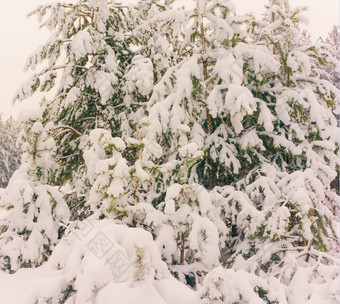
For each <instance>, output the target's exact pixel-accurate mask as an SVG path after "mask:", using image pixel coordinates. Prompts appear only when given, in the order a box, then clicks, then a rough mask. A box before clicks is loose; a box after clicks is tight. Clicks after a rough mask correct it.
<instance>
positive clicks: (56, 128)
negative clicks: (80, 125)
mask: <svg viewBox="0 0 340 304" xmlns="http://www.w3.org/2000/svg"><path fill="white" fill-rule="evenodd" d="M59 129H62V130H69V131H71V132H72V133H73V134H74V135H77V136H82V134H81V133H80V132H78V131H77V130H76V129H74V128H72V127H70V126H66V125H60V126H56V127H54V128H53V130H54V131H56V130H59Z"/></svg>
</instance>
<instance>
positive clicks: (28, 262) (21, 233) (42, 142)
mask: <svg viewBox="0 0 340 304" xmlns="http://www.w3.org/2000/svg"><path fill="white" fill-rule="evenodd" d="M41 115H42V111H40V110H39V109H38V110H36V111H29V110H25V113H24V114H23V116H22V120H23V122H24V127H23V130H22V131H21V133H20V135H19V138H18V143H19V145H20V146H21V149H22V153H23V154H22V160H21V166H20V167H19V169H18V170H16V171H15V173H14V174H13V176H12V178H11V179H10V182H9V184H8V186H7V188H6V189H5V190H4V191H3V193H2V195H1V199H0V207H1V208H3V209H5V210H6V211H7V212H6V213H5V214H4V216H3V218H1V221H0V233H1V237H0V245H1V248H0V268H1V269H3V270H6V271H9V272H14V271H16V270H18V268H20V267H36V266H38V265H40V264H41V263H42V262H43V261H45V260H47V259H48V257H49V256H50V255H51V253H52V250H53V248H54V246H55V245H56V243H57V242H58V239H59V237H60V235H62V231H63V230H64V229H63V227H61V226H60V223H64V224H65V223H66V222H67V220H68V219H69V216H70V212H69V209H68V207H67V205H66V203H65V201H64V199H63V196H62V194H61V193H60V191H59V190H58V188H57V187H55V186H51V185H50V184H49V183H50V180H51V178H53V174H54V172H55V170H56V163H55V162H54V156H55V147H56V146H55V142H54V140H53V138H52V136H51V135H52V134H51V130H52V129H53V123H51V122H50V123H48V124H46V125H43V124H42V123H41V119H42V116H41Z"/></svg>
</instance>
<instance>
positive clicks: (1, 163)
mask: <svg viewBox="0 0 340 304" xmlns="http://www.w3.org/2000/svg"><path fill="white" fill-rule="evenodd" d="M19 132H20V124H19V123H18V122H17V121H16V120H14V119H13V117H12V116H11V117H10V118H8V119H7V120H3V118H2V116H1V115H0V142H1V145H0V188H5V187H6V186H7V184H8V181H9V179H10V178H11V176H12V174H13V172H14V171H15V170H16V169H17V168H18V167H19V164H20V158H21V153H20V149H18V148H17V147H16V144H15V143H16V140H17V137H18V135H19Z"/></svg>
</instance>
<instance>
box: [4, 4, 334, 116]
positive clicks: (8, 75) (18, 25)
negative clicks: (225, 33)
mask: <svg viewBox="0 0 340 304" xmlns="http://www.w3.org/2000/svg"><path fill="white" fill-rule="evenodd" d="M178 1H180V2H182V3H183V4H186V3H190V2H192V1H193V0H178ZM49 2H52V1H50V0H7V1H4V3H3V4H2V7H1V10H0V41H1V43H0V90H1V98H0V113H4V116H5V117H8V116H9V115H13V116H17V114H18V112H19V111H20V109H22V108H23V107H24V108H26V107H27V106H29V104H30V103H32V102H34V100H37V99H38V100H39V99H40V98H36V97H35V98H32V99H31V100H30V101H24V102H23V103H19V104H17V105H15V106H13V105H11V99H12V97H13V95H14V93H15V91H16V89H17V88H18V87H19V85H20V84H21V83H22V82H23V81H25V79H27V77H28V73H26V74H25V73H24V72H23V66H24V64H25V62H26V58H27V57H28V56H29V55H30V54H31V53H32V52H33V51H34V50H35V49H36V48H37V47H38V46H39V45H41V44H43V43H44V42H45V40H46V39H47V37H48V35H49V34H48V32H47V31H46V30H41V29H40V30H39V28H38V23H37V22H36V18H35V17H31V18H30V19H26V17H25V15H26V14H27V13H28V12H29V11H31V10H32V9H34V8H35V7H36V6H37V5H40V4H43V3H49ZM118 2H128V0H121V1H118ZM264 2H265V0H234V3H235V5H236V9H237V12H238V13H247V12H253V13H254V14H256V15H260V14H261V13H262V12H263V9H264ZM290 4H291V6H308V7H309V10H308V11H307V12H306V16H307V17H308V18H309V19H310V24H309V27H308V29H309V31H310V33H311V34H312V38H313V39H316V38H318V37H319V36H323V37H325V36H326V35H327V33H328V32H329V31H330V30H331V28H332V26H333V24H337V25H339V15H340V11H339V10H340V8H339V0H290Z"/></svg>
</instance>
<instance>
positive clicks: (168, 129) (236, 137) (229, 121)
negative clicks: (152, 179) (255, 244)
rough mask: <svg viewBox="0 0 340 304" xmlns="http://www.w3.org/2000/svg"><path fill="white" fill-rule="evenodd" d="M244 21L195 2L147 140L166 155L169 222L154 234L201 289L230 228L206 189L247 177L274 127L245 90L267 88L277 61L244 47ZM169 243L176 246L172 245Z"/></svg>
mask: <svg viewBox="0 0 340 304" xmlns="http://www.w3.org/2000/svg"><path fill="white" fill-rule="evenodd" d="M245 22H247V19H246V18H245V17H237V16H236V15H235V7H234V4H233V3H232V2H231V1H197V2H196V7H195V9H194V10H192V11H188V12H187V14H186V23H183V22H182V24H181V26H182V27H183V35H182V37H180V39H179V41H178V42H177V41H176V42H173V44H174V45H180V48H179V49H178V51H179V52H180V54H179V55H180V56H179V57H180V60H179V63H178V64H175V65H174V66H172V67H170V68H169V69H168V70H167V72H166V73H165V74H164V76H163V77H162V78H161V80H160V81H159V82H158V83H157V84H156V85H155V87H154V90H153V93H152V96H151V99H150V101H149V120H150V127H149V129H150V130H149V132H148V138H149V139H150V140H151V141H154V142H156V143H160V144H161V145H162V148H163V151H164V156H163V158H162V164H161V168H160V172H162V177H163V180H164V181H163V184H164V185H165V186H163V187H164V189H165V190H164V192H163V193H164V194H163V197H164V200H163V201H161V202H160V203H159V204H158V205H157V207H156V208H157V209H158V210H161V211H162V212H163V213H164V215H165V219H166V220H165V222H164V224H163V226H160V227H158V228H157V229H156V235H157V239H158V240H159V242H161V243H162V244H163V254H164V256H165V258H166V260H167V262H168V264H174V265H173V271H174V272H175V273H176V272H177V274H178V275H179V276H180V277H181V276H183V274H186V275H187V279H188V280H192V281H193V282H195V280H196V283H197V277H196V279H195V276H196V275H197V274H198V275H199V276H201V277H202V276H204V273H206V272H207V271H209V269H211V268H212V267H213V266H217V265H218V263H219V262H218V258H219V256H220V250H219V246H220V249H222V248H224V247H225V240H226V237H227V235H228V234H229V233H231V230H232V229H231V226H230V227H227V226H226V225H225V224H224V223H223V221H222V219H221V216H222V212H225V208H222V207H221V205H219V204H218V202H212V201H211V198H209V195H207V193H208V192H207V189H213V188H214V187H216V186H225V185H228V184H232V183H236V182H237V181H238V180H239V179H240V176H241V177H242V176H244V175H245V174H246V173H248V172H249V166H251V164H249V163H251V161H250V159H251V158H250V157H249V156H248V158H246V156H244V158H242V157H240V155H242V153H243V151H242V149H247V147H248V146H251V145H252V146H254V147H255V146H256V149H254V150H253V151H254V152H250V153H253V154H254V155H258V154H259V152H258V150H260V148H261V141H260V139H259V137H258V136H257V134H256V132H255V130H254V124H255V123H256V121H257V120H258V125H259V127H262V128H263V127H264V128H268V129H270V127H271V126H270V122H268V117H269V118H270V115H269V114H268V113H270V110H269V109H268V107H267V105H266V104H265V103H264V102H263V101H261V100H259V99H256V92H255V93H254V94H253V93H252V91H251V87H250V86H249V88H247V87H246V86H245V84H248V83H247V80H248V79H252V80H253V83H256V82H258V86H259V85H261V83H267V82H268V81H267V79H269V78H270V77H272V76H273V75H275V73H277V72H278V69H279V63H278V62H277V61H276V60H275V59H274V58H273V57H272V55H271V53H270V51H269V50H268V49H267V48H266V47H263V46H253V45H249V44H247V43H245V41H246V33H245V32H244V31H243V29H242V24H244V23H245ZM255 73H256V74H255ZM252 114H254V115H252ZM242 122H243V123H242ZM244 160H245V161H244ZM213 200H216V196H215V194H213ZM214 203H216V204H214ZM221 204H222V205H223V204H226V205H228V202H227V201H226V200H224V201H223V203H221ZM254 209H256V208H255V207H254ZM235 212H236V209H235ZM222 218H223V220H224V221H227V219H226V218H225V216H223V217H222ZM227 224H228V225H229V223H227ZM244 229H246V228H244ZM217 236H220V238H217ZM169 238H170V239H171V238H172V239H174V240H175V242H172V243H170V242H168V243H167V242H166V240H167V239H169ZM208 256H209V259H206V257H208ZM183 265H184V266H183ZM190 265H191V266H190ZM189 277H191V278H189ZM193 284H195V283H193Z"/></svg>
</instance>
